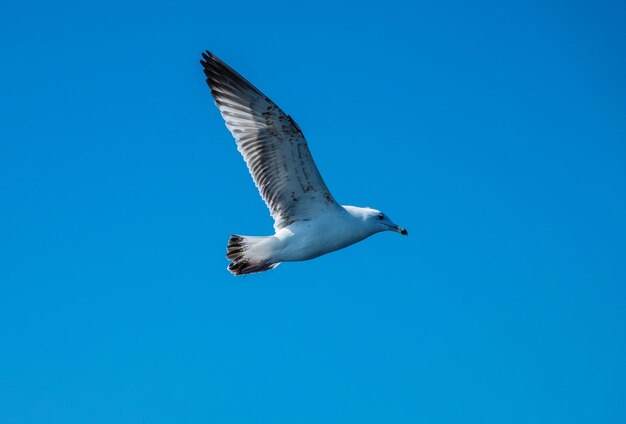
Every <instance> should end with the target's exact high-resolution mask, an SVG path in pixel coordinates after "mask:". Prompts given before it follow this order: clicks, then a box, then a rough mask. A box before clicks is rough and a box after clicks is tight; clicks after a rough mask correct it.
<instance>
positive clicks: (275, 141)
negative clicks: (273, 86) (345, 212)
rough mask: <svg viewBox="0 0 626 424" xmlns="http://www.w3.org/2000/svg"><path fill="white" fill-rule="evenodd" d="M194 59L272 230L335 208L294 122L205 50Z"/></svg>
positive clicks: (300, 132)
mask: <svg viewBox="0 0 626 424" xmlns="http://www.w3.org/2000/svg"><path fill="white" fill-rule="evenodd" d="M202 57H203V60H201V61H200V63H201V64H202V66H203V67H204V74H205V75H206V78H207V80H206V81H207V84H208V85H209V88H210V89H211V94H212V95H213V98H214V99H215V104H216V105H217V107H218V109H219V110H220V112H221V114H222V117H223V118H224V121H226V127H227V128H228V129H229V130H230V132H231V133H232V135H233V137H235V140H236V142H237V149H238V150H239V152H241V154H242V155H243V158H244V160H245V161H246V164H247V165H248V170H249V171H250V174H251V175H252V179H253V180H254V183H255V184H256V186H257V188H258V189H259V192H260V193H261V197H262V198H263V200H264V201H265V203H266V204H267V206H268V208H269V210H270V213H271V215H272V217H273V218H274V228H276V229H277V230H278V229H280V228H283V227H285V226H287V225H289V224H291V223H292V222H294V221H297V220H300V219H308V218H312V217H314V216H316V215H318V214H320V213H323V212H324V211H327V210H328V209H330V208H336V207H339V205H338V204H337V203H336V202H335V200H334V199H333V197H332V195H331V194H330V191H329V190H328V187H326V184H325V183H324V180H323V179H322V176H321V175H320V173H319V171H318V169H317V166H315V162H313V157H312V156H311V152H310V151H309V147H308V145H307V142H306V140H305V138H304V135H303V134H302V131H300V128H299V127H298V125H297V124H296V123H295V122H294V120H293V119H291V117H290V116H288V115H286V114H285V113H284V112H283V111H282V110H280V108H279V107H278V106H276V105H275V104H274V102H272V101H271V100H270V99H269V98H267V97H266V96H265V95H264V94H263V93H261V92H260V91H259V90H258V89H257V88H255V87H254V86H253V85H252V84H250V83H249V82H248V81H246V80H245V79H244V78H243V77H242V76H241V75H239V74H238V73H237V72H235V71H234V70H233V69H232V68H230V67H229V66H228V65H226V64H225V63H224V62H222V61H221V60H220V59H218V58H217V57H216V56H215V55H213V54H212V53H210V52H208V51H207V52H206V53H203V54H202Z"/></svg>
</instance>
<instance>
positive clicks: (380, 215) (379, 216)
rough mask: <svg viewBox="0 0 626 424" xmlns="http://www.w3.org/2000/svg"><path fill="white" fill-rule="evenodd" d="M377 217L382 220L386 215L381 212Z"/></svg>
mask: <svg viewBox="0 0 626 424" xmlns="http://www.w3.org/2000/svg"><path fill="white" fill-rule="evenodd" d="M376 217H377V218H378V219H380V220H382V219H384V218H385V215H383V214H382V213H379V214H378V215H376Z"/></svg>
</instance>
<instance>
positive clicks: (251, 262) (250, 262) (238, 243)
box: [226, 234, 280, 275]
mask: <svg viewBox="0 0 626 424" xmlns="http://www.w3.org/2000/svg"><path fill="white" fill-rule="evenodd" d="M269 238H270V237H254V236H238V235H235V234H233V235H231V236H230V239H228V247H227V248H226V250H227V253H226V257H227V258H228V259H230V260H231V261H232V262H231V263H230V264H229V265H228V270H229V271H230V272H231V273H232V274H233V275H242V274H252V273H254V272H262V271H268V270H270V269H274V268H276V267H277V266H278V265H279V264H280V262H279V263H270V262H269V260H268V258H267V257H264V256H263V255H261V254H260V253H261V252H259V250H260V249H255V247H258V245H259V244H260V243H262V242H264V241H266V240H267V239H269Z"/></svg>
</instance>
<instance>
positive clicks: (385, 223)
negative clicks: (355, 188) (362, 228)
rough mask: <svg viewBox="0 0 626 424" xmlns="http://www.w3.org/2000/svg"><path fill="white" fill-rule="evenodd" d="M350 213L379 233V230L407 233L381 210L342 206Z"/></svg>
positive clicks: (370, 229) (373, 231)
mask: <svg viewBox="0 0 626 424" xmlns="http://www.w3.org/2000/svg"><path fill="white" fill-rule="evenodd" d="M344 208H345V209H346V210H348V212H350V214H351V215H353V216H355V217H358V218H360V219H362V220H363V223H364V224H365V225H366V226H367V227H368V229H369V231H370V232H371V233H372V234H373V233H379V232H381V231H395V232H396V233H400V234H402V235H403V236H407V235H409V232H408V231H407V230H405V229H404V228H402V227H401V226H399V225H396V224H395V223H394V222H393V221H392V220H391V219H389V217H388V216H387V215H385V214H384V213H383V212H381V211H379V210H376V209H372V208H357V207H354V206H344Z"/></svg>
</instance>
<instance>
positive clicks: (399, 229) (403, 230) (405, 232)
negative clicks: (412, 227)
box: [393, 225, 409, 236]
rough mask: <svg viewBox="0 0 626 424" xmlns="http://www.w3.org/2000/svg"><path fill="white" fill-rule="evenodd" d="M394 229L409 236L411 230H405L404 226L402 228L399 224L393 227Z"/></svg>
mask: <svg viewBox="0 0 626 424" xmlns="http://www.w3.org/2000/svg"><path fill="white" fill-rule="evenodd" d="M393 229H394V231H397V232H399V233H400V234H402V235H403V236H408V235H409V232H408V231H407V230H405V229H404V228H402V227H401V226H399V225H396V226H395V227H393Z"/></svg>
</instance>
